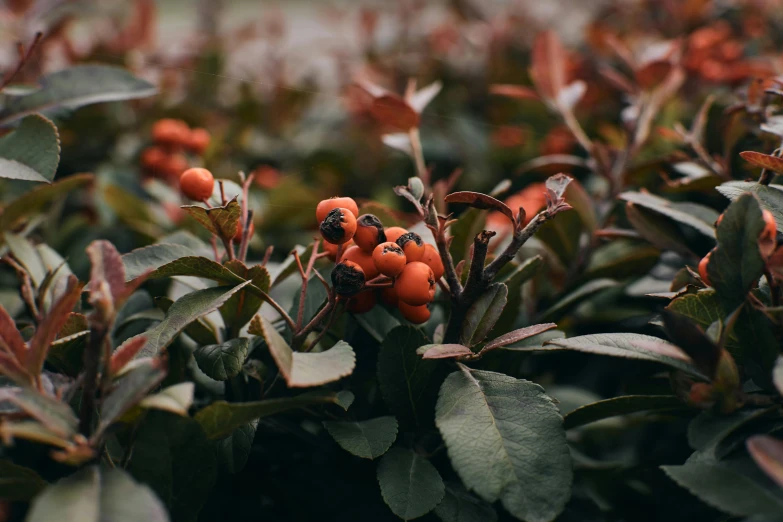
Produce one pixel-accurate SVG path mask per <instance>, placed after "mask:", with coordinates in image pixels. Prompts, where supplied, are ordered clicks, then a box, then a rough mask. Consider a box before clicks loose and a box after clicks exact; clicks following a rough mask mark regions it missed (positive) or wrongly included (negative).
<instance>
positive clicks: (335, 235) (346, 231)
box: [320, 208, 356, 245]
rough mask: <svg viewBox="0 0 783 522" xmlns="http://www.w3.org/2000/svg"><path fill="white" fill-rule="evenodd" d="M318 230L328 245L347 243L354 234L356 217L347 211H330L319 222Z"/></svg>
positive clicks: (338, 209)
mask: <svg viewBox="0 0 783 522" xmlns="http://www.w3.org/2000/svg"><path fill="white" fill-rule="evenodd" d="M320 230H321V236H323V238H324V240H326V241H328V242H329V243H333V244H335V245H341V244H343V243H347V242H348V241H350V240H351V239H353V235H354V234H355V233H356V217H354V215H353V214H352V213H351V211H350V210H348V209H345V208H335V209H332V210H331V211H329V213H328V214H327V215H326V218H324V220H323V221H321V226H320Z"/></svg>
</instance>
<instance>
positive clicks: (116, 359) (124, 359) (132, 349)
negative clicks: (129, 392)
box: [109, 335, 147, 375]
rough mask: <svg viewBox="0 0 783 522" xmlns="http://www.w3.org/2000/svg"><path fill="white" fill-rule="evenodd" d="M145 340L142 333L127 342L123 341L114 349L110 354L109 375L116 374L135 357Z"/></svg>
mask: <svg viewBox="0 0 783 522" xmlns="http://www.w3.org/2000/svg"><path fill="white" fill-rule="evenodd" d="M146 342H147V338H146V337H144V335H139V336H136V337H133V338H132V339H129V340H128V342H126V343H123V344H122V346H120V347H119V348H117V349H116V350H114V353H112V354H111V360H110V361H109V371H110V373H111V375H116V374H117V373H119V372H120V371H121V370H122V369H123V368H125V366H126V365H127V364H128V363H129V362H131V361H132V360H133V359H135V358H136V355H138V353H139V352H140V351H141V349H142V348H144V344H145V343H146Z"/></svg>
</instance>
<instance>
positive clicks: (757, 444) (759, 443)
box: [747, 435, 783, 488]
mask: <svg viewBox="0 0 783 522" xmlns="http://www.w3.org/2000/svg"><path fill="white" fill-rule="evenodd" d="M747 447H748V452H749V453H750V456H751V457H753V460H755V461H756V464H757V465H758V467H760V468H761V469H763V470H764V473H766V474H767V475H768V476H769V478H771V479H772V480H774V481H775V482H776V483H777V485H778V486H780V487H782V488H783V441H780V440H778V439H776V438H773V437H770V436H769V435H756V436H754V437H751V438H749V439H748V440H747Z"/></svg>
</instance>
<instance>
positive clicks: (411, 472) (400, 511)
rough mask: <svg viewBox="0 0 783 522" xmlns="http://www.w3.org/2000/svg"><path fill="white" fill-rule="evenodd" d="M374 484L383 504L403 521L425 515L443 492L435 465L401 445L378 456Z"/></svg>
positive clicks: (435, 504)
mask: <svg viewBox="0 0 783 522" xmlns="http://www.w3.org/2000/svg"><path fill="white" fill-rule="evenodd" d="M378 483H379V484H380V486H381V494H382V495H383V500H384V501H385V502H386V505H388V506H389V508H390V509H391V510H392V512H393V513H394V514H395V515H397V516H398V517H400V518H401V519H403V520H413V519H414V518H418V517H420V516H422V515H426V514H427V513H429V512H430V511H432V510H433V509H435V506H437V505H438V504H439V503H440V501H441V500H443V496H444V495H445V492H446V490H445V486H444V485H443V479H441V478H440V474H439V473H438V470H437V469H435V466H433V465H432V464H430V462H429V461H428V460H427V459H425V458H423V457H420V456H419V455H417V454H416V453H414V452H412V451H411V450H408V449H403V448H393V449H391V450H389V452H387V453H386V455H384V457H383V458H382V459H381V461H380V463H379V464H378Z"/></svg>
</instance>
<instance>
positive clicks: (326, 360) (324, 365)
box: [248, 315, 356, 388]
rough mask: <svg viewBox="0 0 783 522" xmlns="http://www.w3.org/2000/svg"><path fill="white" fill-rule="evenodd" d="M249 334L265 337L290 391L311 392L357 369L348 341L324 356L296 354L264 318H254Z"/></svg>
mask: <svg viewBox="0 0 783 522" xmlns="http://www.w3.org/2000/svg"><path fill="white" fill-rule="evenodd" d="M248 331H249V332H250V333H252V334H255V335H263V337H264V339H265V340H266V344H267V346H268V347H269V352H270V353H271V354H272V358H273V359H274V360H275V364H277V368H278V369H279V370H280V374H281V375H282V376H283V378H284V379H285V381H286V383H287V384H288V386H289V387H290V388H308V387H311V386H320V385H322V384H326V383H329V382H334V381H337V380H340V379H342V378H343V377H346V376H348V375H350V374H351V373H352V372H353V369H354V367H355V366H356V354H355V353H354V351H353V348H351V345H349V344H348V343H346V342H345V341H338V342H337V344H335V345H334V346H332V347H331V348H329V349H328V350H326V351H324V352H295V351H293V350H292V349H291V347H290V346H288V343H286V342H285V339H283V336H282V335H280V334H279V333H278V332H277V330H275V327H274V326H272V324H271V323H270V322H269V321H268V320H267V319H266V318H264V317H262V316H261V315H257V316H255V317H254V318H253V321H252V322H251V323H250V329H249V330H248Z"/></svg>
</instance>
